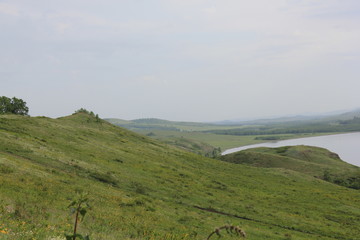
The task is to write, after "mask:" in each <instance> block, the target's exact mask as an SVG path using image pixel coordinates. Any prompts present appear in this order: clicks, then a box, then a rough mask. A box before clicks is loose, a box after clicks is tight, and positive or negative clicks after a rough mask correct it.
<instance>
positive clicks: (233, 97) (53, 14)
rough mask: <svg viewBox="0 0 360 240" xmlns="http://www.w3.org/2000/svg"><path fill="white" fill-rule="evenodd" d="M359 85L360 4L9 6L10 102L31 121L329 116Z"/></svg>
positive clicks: (0, 85) (237, 0)
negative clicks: (78, 115) (82, 113)
mask: <svg viewBox="0 0 360 240" xmlns="http://www.w3.org/2000/svg"><path fill="white" fill-rule="evenodd" d="M359 76H360V1H359V0H271V1H270V0H251V1H250V0H246V1H245V0H208V1H205V0H101V1H100V0H71V1H70V0H61V1H60V0H52V1H49V0H33V1H26V0H22V1H20V0H0V96H8V97H13V96H16V97H18V98H22V99H24V100H25V101H26V102H27V104H28V106H29V108H30V114H31V115H32V116H39V115H41V116H43V115H44V116H49V117H60V116H65V115H70V114H71V113H73V112H74V111H75V110H76V109H79V108H81V107H84V108H87V109H88V110H92V111H94V112H95V113H98V114H99V115H100V117H103V118H105V117H115V118H122V119H135V118H148V117H156V118H163V119H168V120H184V121H217V120H225V119H241V118H257V117H265V116H279V115H291V114H302V113H323V112H329V111H334V110H341V109H352V108H358V107H360V77H359Z"/></svg>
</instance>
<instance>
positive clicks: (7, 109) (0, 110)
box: [0, 96, 29, 115]
mask: <svg viewBox="0 0 360 240" xmlns="http://www.w3.org/2000/svg"><path fill="white" fill-rule="evenodd" d="M28 112H29V108H28V107H27V106H26V102H24V101H23V100H22V99H19V98H16V97H13V98H8V97H5V96H1V97H0V114H17V115H28Z"/></svg>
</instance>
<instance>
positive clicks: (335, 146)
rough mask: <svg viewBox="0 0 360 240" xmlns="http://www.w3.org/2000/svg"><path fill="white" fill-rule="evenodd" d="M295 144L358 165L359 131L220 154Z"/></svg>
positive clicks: (257, 145) (240, 148)
mask: <svg viewBox="0 0 360 240" xmlns="http://www.w3.org/2000/svg"><path fill="white" fill-rule="evenodd" d="M295 145H308V146H315V147H321V148H326V149H328V150H330V151H331V152H335V153H337V154H338V155H339V156H340V158H341V159H342V160H344V161H345V162H348V163H350V164H353V165H356V166H359V167H360V132H356V133H346V134H336V135H327V136H318V137H308V138H298V139H290V140H283V141H274V142H266V143H259V144H253V145H247V146H242V147H237V148H231V149H228V150H226V151H224V152H223V153H222V155H226V154H229V153H233V152H238V151H241V150H245V149H249V148H256V147H271V148H276V147H283V146H295Z"/></svg>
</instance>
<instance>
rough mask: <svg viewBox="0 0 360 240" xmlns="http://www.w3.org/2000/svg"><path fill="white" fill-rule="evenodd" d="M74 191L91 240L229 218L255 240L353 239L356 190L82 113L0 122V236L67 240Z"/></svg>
mask: <svg viewBox="0 0 360 240" xmlns="http://www.w3.org/2000/svg"><path fill="white" fill-rule="evenodd" d="M81 191H82V192H87V193H88V196H89V199H90V201H91V207H92V209H91V211H89V212H88V213H87V214H86V220H85V221H82V222H81V223H80V224H78V225H77V230H76V234H78V233H81V234H82V236H89V238H90V239H92V240H96V239H107V240H115V239H116V240H118V239H125V240H127V239H134V240H139V239H145V240H150V239H153V240H154V239H156V240H158V239H159V240H180V239H182V240H196V239H198V240H203V239H205V238H206V237H208V236H209V233H211V232H212V231H213V229H214V227H215V226H222V225H223V224H224V223H227V222H233V223H235V225H234V226H241V229H242V230H243V231H244V232H246V235H247V239H252V240H260V239H261V240H263V239H274V240H283V239H300V240H301V239H303V240H305V239H306V240H309V239H317V240H318V239H323V240H325V239H326V240H331V239H344V240H345V239H356V238H357V237H358V236H359V235H360V226H359V224H358V223H359V221H360V207H359V206H360V192H359V191H358V190H355V189H350V188H345V187H342V186H338V185H335V184H332V183H329V182H326V181H323V180H322V179H320V178H314V177H313V176H309V175H308V174H304V173H301V172H296V171H292V170H288V169H278V168H276V169H275V168H257V167H253V166H248V165H243V164H233V163H228V162H224V161H219V160H216V159H211V158H206V157H203V156H200V155H197V154H193V153H190V152H187V151H183V150H181V149H179V148H175V147H173V146H170V145H167V144H164V143H162V142H160V141H157V140H154V139H151V138H150V137H147V136H142V135H139V134H136V133H133V132H130V131H128V130H125V129H122V128H119V127H116V126H114V125H112V124H109V123H108V122H105V121H103V120H101V119H99V120H97V119H96V116H93V115H91V114H88V113H84V112H79V113H76V114H73V115H71V116H68V117H63V118H59V119H50V118H46V117H25V116H19V115H1V116H0V192H1V195H0V239H5V240H10V239H16V240H25V239H26V240H28V239H46V240H50V239H65V234H69V233H74V224H73V223H74V221H75V220H74V214H70V213H69V212H68V209H67V207H68V205H69V202H71V201H72V200H73V199H74V193H76V192H81ZM225 231H226V230H225ZM227 237H230V238H232V237H231V235H228V236H227ZM212 238H214V237H212ZM234 238H238V236H234Z"/></svg>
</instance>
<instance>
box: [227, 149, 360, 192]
mask: <svg viewBox="0 0 360 240" xmlns="http://www.w3.org/2000/svg"><path fill="white" fill-rule="evenodd" d="M221 160H223V161H227V162H231V163H238V164H246V165H251V166H255V167H263V168H282V169H290V170H293V171H297V172H301V173H304V174H307V175H310V176H313V177H316V178H321V179H323V180H325V181H328V182H332V183H335V184H338V185H341V186H345V187H349V188H354V189H360V168H359V167H357V166H353V165H351V164H348V163H346V162H344V161H342V160H341V159H340V158H339V156H338V155H337V154H336V153H333V152H330V151H328V150H326V149H323V148H318V147H310V146H285V147H279V148H252V149H247V150H244V151H240V152H236V153H232V154H228V155H224V156H221Z"/></svg>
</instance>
